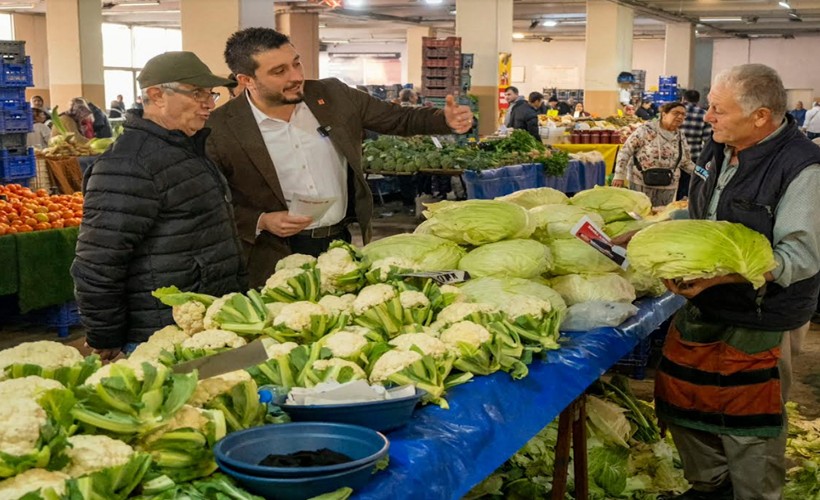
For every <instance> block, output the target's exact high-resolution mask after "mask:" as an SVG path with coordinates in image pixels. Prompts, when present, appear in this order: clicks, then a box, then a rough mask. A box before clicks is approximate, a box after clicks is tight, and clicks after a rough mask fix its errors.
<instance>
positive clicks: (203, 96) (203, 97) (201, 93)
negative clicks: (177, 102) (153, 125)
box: [163, 86, 219, 104]
mask: <svg viewBox="0 0 820 500" xmlns="http://www.w3.org/2000/svg"><path fill="white" fill-rule="evenodd" d="M163 88H164V89H168V90H170V91H172V92H177V93H179V94H185V95H189V96H191V97H193V98H194V100H195V101H196V102H198V103H201V104H207V103H208V101H209V100H211V99H213V100H214V102H216V101H218V100H219V92H208V91H207V90H205V89H193V90H187V89H181V88H179V87H171V86H167V87H166V86H163Z"/></svg>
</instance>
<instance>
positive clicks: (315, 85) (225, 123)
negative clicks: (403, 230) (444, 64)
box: [206, 78, 451, 287]
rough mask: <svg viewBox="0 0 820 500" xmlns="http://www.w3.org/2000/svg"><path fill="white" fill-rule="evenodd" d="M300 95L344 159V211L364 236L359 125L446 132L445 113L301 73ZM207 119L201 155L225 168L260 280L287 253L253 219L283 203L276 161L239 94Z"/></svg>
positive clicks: (365, 193) (367, 208) (367, 199)
mask: <svg viewBox="0 0 820 500" xmlns="http://www.w3.org/2000/svg"><path fill="white" fill-rule="evenodd" d="M305 103H306V104H307V106H308V108H309V109H310V111H311V112H312V113H313V115H314V116H315V117H316V119H317V120H318V121H319V124H320V125H321V126H322V127H324V129H325V130H326V131H327V133H328V134H329V136H330V140H331V142H332V143H333V145H334V147H336V149H337V150H338V151H339V152H340V153H341V154H342V155H343V156H344V157H345V159H346V160H347V165H348V188H349V189H348V193H349V195H350V200H349V202H348V209H347V213H348V216H349V217H350V221H353V220H355V221H356V222H358V223H359V226H360V227H361V231H362V236H363V238H364V241H365V242H368V241H369V240H370V233H371V228H370V219H371V217H372V215H373V197H372V194H371V192H370V188H369V187H368V185H367V181H366V180H365V177H364V172H363V170H362V137H363V133H364V130H365V129H366V130H372V131H374V132H377V133H380V134H391V135H416V134H449V133H451V131H450V128H449V127H448V126H447V124H446V121H445V119H444V113H443V112H442V111H441V110H437V109H432V108H406V107H404V108H403V107H401V106H398V105H395V104H391V103H388V102H385V101H381V100H379V99H376V98H374V97H371V96H369V95H368V94H366V93H364V92H361V91H359V90H356V89H354V88H351V87H348V86H347V85H346V84H344V83H342V82H341V81H339V80H337V79H335V78H331V79H325V80H308V81H306V82H305ZM206 126H207V127H208V128H210V129H211V134H210V136H209V137H208V143H207V151H208V156H210V158H211V159H212V160H213V161H214V162H216V164H217V165H218V166H219V168H220V169H221V170H222V172H223V173H224V174H225V177H226V178H227V179H228V183H229V185H230V187H231V192H232V194H233V205H234V211H235V216H236V225H237V228H238V229H239V236H240V238H241V239H242V244H243V249H244V252H245V258H246V259H247V266H248V275H249V276H248V279H249V281H250V285H251V286H252V287H260V286H262V285H264V284H265V280H267V278H268V277H270V275H271V274H273V272H274V268H275V266H276V262H277V261H278V260H279V259H281V258H282V257H285V256H287V255H289V254H290V248H289V246H288V242H287V240H286V239H284V238H279V237H278V236H274V235H273V234H271V233H268V232H266V231H263V232H262V233H261V234H260V235H259V236H258V237H257V236H256V223H257V221H258V220H259V216H260V215H261V214H262V213H263V212H276V211H282V210H287V204H286V202H285V196H284V194H283V193H282V187H281V185H280V184H279V177H278V175H277V173H276V167H275V166H274V165H273V161H272V160H271V158H270V155H269V154H268V150H267V147H266V146H265V143H264V141H263V139H262V133H261V132H260V130H259V127H258V125H257V124H256V120H255V119H254V116H253V112H252V111H251V107H250V103H249V102H248V99H247V98H246V97H245V96H240V97H237V98H236V99H233V100H231V101H230V102H228V103H227V104H225V105H224V106H222V107H220V108H218V109H216V110H214V112H213V113H212V114H211V118H210V119H209V120H208V123H207V125H206ZM316 133H317V134H318V133H319V132H318V131H317V132H316Z"/></svg>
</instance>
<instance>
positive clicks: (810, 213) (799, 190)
mask: <svg viewBox="0 0 820 500" xmlns="http://www.w3.org/2000/svg"><path fill="white" fill-rule="evenodd" d="M785 128H786V121H785V120H784V122H783V124H782V125H780V127H779V128H778V129H777V130H775V131H774V132H772V133H771V134H770V135H769V136H768V137H766V138H765V139H763V140H762V141H760V142H765V141H768V140H770V139H772V138H773V137H775V136H776V135H777V134H780V133H781V132H783V130H784V129H785ZM725 152H726V159H725V160H724V163H723V168H722V169H721V171H720V177H718V182H717V186H715V191H714V194H713V195H712V199H711V200H710V202H709V208H708V210H707V212H706V218H707V219H709V220H715V218H716V214H717V206H718V201H719V200H720V193H721V192H722V191H723V189H724V188H725V187H726V185H727V184H728V183H729V182H730V181H731V180H732V177H734V175H735V173H737V169H738V168H740V166H741V165H731V164H730V163H731V160H732V153H733V148H732V147H730V146H726V148H725ZM818 192H820V164H814V165H810V166H808V167H806V168H805V169H803V171H802V172H800V174H799V175H798V176H797V177H795V178H794V180H792V182H791V183H790V184H789V187H788V188H787V189H786V192H785V193H783V196H782V197H781V198H780V202H779V203H778V204H777V207H775V211H774V229H773V236H774V237H773V239H774V241H773V245H772V246H773V248H774V259H775V261H777V267H776V268H774V270H772V276H774V282H775V283H777V284H778V285H780V286H783V287H786V286H789V285H791V284H792V283H796V282H798V281H801V280H804V279H807V278H811V277H812V276H814V275H815V274H817V272H818V271H819V270H820V213H818V209H817V207H818V205H817V193H818Z"/></svg>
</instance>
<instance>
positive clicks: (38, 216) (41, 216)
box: [34, 213, 48, 222]
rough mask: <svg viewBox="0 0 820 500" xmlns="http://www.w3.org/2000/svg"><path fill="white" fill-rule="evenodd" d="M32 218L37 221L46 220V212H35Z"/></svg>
mask: <svg viewBox="0 0 820 500" xmlns="http://www.w3.org/2000/svg"><path fill="white" fill-rule="evenodd" d="M34 218H35V219H36V220H37V222H48V215H47V214H42V213H37V214H34Z"/></svg>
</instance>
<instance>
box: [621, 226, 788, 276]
mask: <svg viewBox="0 0 820 500" xmlns="http://www.w3.org/2000/svg"><path fill="white" fill-rule="evenodd" d="M627 257H628V258H629V262H630V263H631V265H632V266H633V267H634V268H635V271H637V272H639V273H642V274H648V275H650V276H652V277H653V278H661V279H683V280H691V279H697V278H713V277H715V276H724V275H727V274H734V273H737V274H740V275H741V276H743V277H744V278H746V279H747V280H749V282H750V283H751V284H752V286H754V287H755V288H760V287H761V286H763V285H764V284H765V283H766V277H765V274H766V273H767V272H769V271H771V270H772V269H774V268H775V267H776V266H777V262H776V261H775V260H774V253H773V252H772V246H771V244H770V243H769V240H767V239H766V237H765V236H763V235H762V234H760V233H758V232H757V231H753V230H752V229H749V228H748V227H746V226H744V225H743V224H735V223H732V222H726V221H709V220H670V221H665V222H659V223H657V224H655V225H653V226H650V227H648V228H646V229H644V230H642V231H640V232H639V233H637V234H636V235H635V236H634V237H633V238H632V241H630V242H629V246H628V247H627Z"/></svg>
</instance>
